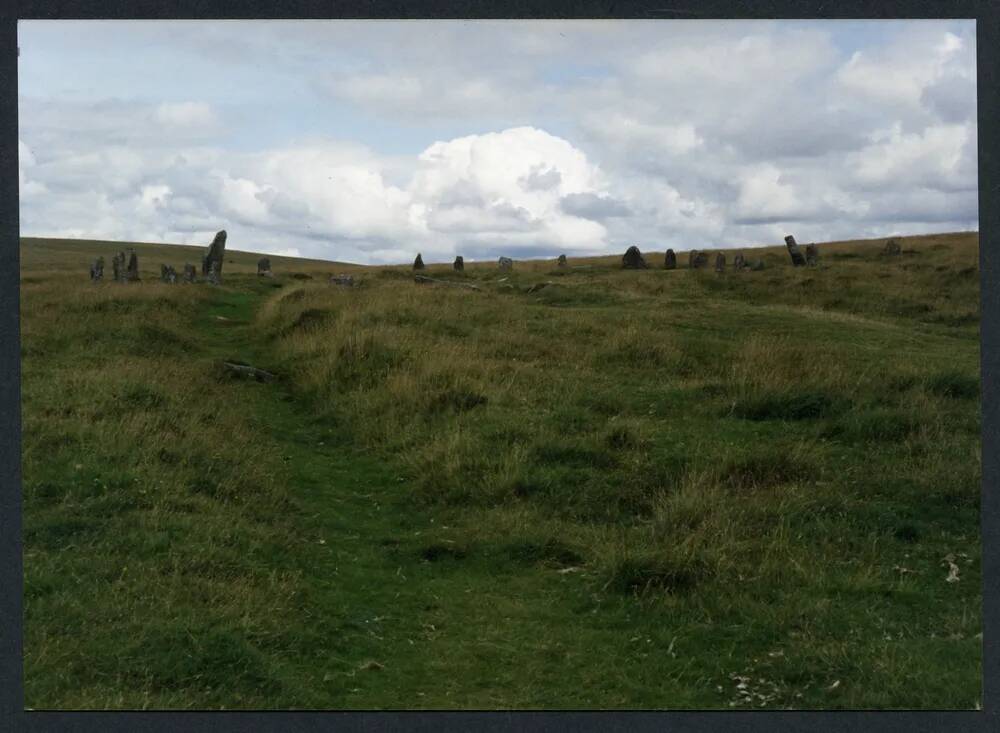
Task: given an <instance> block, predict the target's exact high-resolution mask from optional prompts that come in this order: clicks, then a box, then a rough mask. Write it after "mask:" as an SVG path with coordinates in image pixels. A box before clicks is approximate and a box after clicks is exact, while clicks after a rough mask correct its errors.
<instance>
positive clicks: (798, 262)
mask: <svg viewBox="0 0 1000 733" xmlns="http://www.w3.org/2000/svg"><path fill="white" fill-rule="evenodd" d="M785 246H786V247H788V254H789V256H790V257H791V258H792V264H793V265H795V266H796V267H802V266H803V265H805V264H806V258H805V257H803V256H802V252H801V251H800V250H799V245H797V244H796V243H795V237H793V236H792V235H791V234H789V235H788V236H787V237H785Z"/></svg>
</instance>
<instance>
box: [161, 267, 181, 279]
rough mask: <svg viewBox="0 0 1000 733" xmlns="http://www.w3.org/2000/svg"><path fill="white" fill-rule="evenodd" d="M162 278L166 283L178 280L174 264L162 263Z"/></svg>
mask: <svg viewBox="0 0 1000 733" xmlns="http://www.w3.org/2000/svg"><path fill="white" fill-rule="evenodd" d="M160 280H162V281H163V282H165V283H175V282H177V271H176V270H174V268H173V266H172V265H160Z"/></svg>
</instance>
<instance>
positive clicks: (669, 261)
mask: <svg viewBox="0 0 1000 733" xmlns="http://www.w3.org/2000/svg"><path fill="white" fill-rule="evenodd" d="M663 268H664V269H665V270H676V269H677V255H676V254H674V251H673V250H672V249H668V250H667V254H666V255H664V257H663Z"/></svg>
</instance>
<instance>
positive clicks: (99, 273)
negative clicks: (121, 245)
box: [90, 257, 104, 283]
mask: <svg viewBox="0 0 1000 733" xmlns="http://www.w3.org/2000/svg"><path fill="white" fill-rule="evenodd" d="M103 278H104V258H103V257H98V258H97V259H96V260H94V264H92V265H91V266H90V279H91V280H93V281H94V282H95V283H96V282H100V281H101V280H102V279H103Z"/></svg>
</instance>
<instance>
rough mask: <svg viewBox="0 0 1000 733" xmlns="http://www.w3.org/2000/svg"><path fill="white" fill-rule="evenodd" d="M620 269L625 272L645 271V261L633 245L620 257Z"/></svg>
mask: <svg viewBox="0 0 1000 733" xmlns="http://www.w3.org/2000/svg"><path fill="white" fill-rule="evenodd" d="M622 267H623V268H624V269H626V270H645V269H646V260H644V259H643V258H642V252H640V251H639V248H638V247H636V246H635V245H634V244H633V245H632V246H631V247H629V248H628V249H627V250H625V254H623V255H622Z"/></svg>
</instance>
